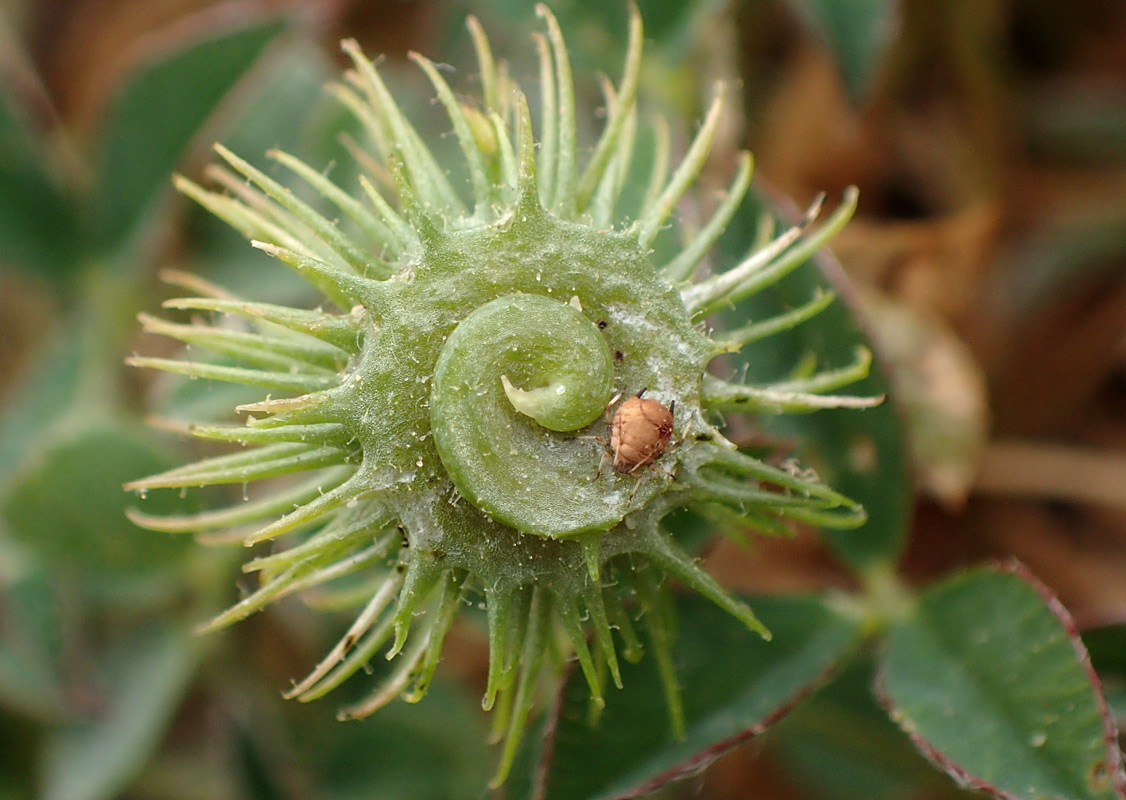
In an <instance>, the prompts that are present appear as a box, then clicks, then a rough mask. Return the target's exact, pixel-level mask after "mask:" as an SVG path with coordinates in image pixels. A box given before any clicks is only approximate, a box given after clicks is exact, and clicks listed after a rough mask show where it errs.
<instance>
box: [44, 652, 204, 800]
mask: <svg viewBox="0 0 1126 800" xmlns="http://www.w3.org/2000/svg"><path fill="white" fill-rule="evenodd" d="M195 663H196V653H195V650H194V648H193V646H192V644H191V639H190V637H189V636H188V635H187V634H185V633H181V632H177V631H169V630H162V631H148V632H146V633H143V634H140V635H137V636H134V637H132V638H130V639H127V640H125V641H123V642H120V643H119V644H118V645H117V647H116V648H115V649H114V650H113V651H112V652H110V653H109V654H107V656H106V658H105V660H104V663H102V664H101V669H100V671H99V673H98V679H99V680H100V681H101V684H100V688H101V690H102V692H103V693H104V694H103V695H102V696H101V697H99V698H97V700H98V702H97V708H98V710H97V711H96V712H95V713H94V714H93V715H92V716H89V717H86V718H84V719H81V720H79V721H77V722H74V723H72V724H69V725H66V726H64V727H62V728H61V729H59V730H58V731H57V732H56V733H55V734H54V735H53V736H52V737H51V738H50V739H49V740H48V741H47V745H46V751H45V753H44V757H43V776H44V777H43V787H42V788H43V793H42V796H43V797H44V798H46V800H103V798H110V797H115V796H117V795H118V794H119V793H120V791H121V790H122V789H123V788H125V787H126V786H127V785H128V783H129V781H130V780H131V779H132V778H133V777H134V776H135V775H136V774H137V773H138V772H139V771H140V769H141V767H142V766H143V765H144V763H145V761H147V760H148V758H149V756H150V755H151V754H152V752H153V751H154V750H155V749H156V747H157V745H158V744H159V743H160V739H161V737H162V736H163V734H164V731H165V730H166V729H167V727H168V725H169V723H170V722H171V719H172V715H173V713H174V712H175V710H176V708H177V706H178V705H179V702H180V698H181V697H182V695H183V693H184V690H185V689H186V688H187V685H188V682H189V681H190V679H191V676H192V672H193V670H194V667H195Z"/></svg>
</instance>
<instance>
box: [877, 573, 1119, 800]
mask: <svg viewBox="0 0 1126 800" xmlns="http://www.w3.org/2000/svg"><path fill="white" fill-rule="evenodd" d="M1029 579H1030V576H1028V575H1027V574H1026V573H1024V572H1023V570H1022V569H1020V568H1015V567H1014V568H1010V569H1009V570H1008V571H1005V572H1002V571H998V570H995V569H975V570H969V571H966V572H963V573H961V574H959V575H956V576H955V577H953V578H949V579H947V580H945V581H943V582H942V583H940V584H938V585H937V586H934V587H932V588H930V589H928V590H927V591H926V592H924V593H923V594H922V595H921V596H920V598H919V602H918V605H917V607H916V608H915V611H914V613H913V614H911V615H910V616H909V617H908V618H906V619H904V620H902V621H901V622H899V623H898V624H897V625H895V627H894V628H893V629H892V631H891V636H890V639H889V641H888V645H887V652H886V655H885V659H884V663H883V670H882V687H883V691H884V693H885V696H884V701H885V703H886V705H887V706H888V708H889V710H890V712H891V714H892V716H893V718H894V719H896V720H897V721H898V722H899V724H900V725H901V726H902V727H903V728H904V730H906V731H908V732H909V733H910V734H911V737H912V739H913V740H914V741H915V744H916V746H917V747H919V749H920V750H921V751H922V752H923V753H924V754H925V755H927V757H928V758H930V759H932V760H933V761H934V762H935V763H936V764H937V765H939V766H940V767H942V768H943V769H945V770H946V771H947V772H949V773H950V774H951V775H952V776H953V777H954V778H955V779H956V780H958V781H959V783H963V784H968V785H971V786H975V787H978V788H981V789H984V790H985V791H987V792H989V793H991V794H997V795H1003V796H1005V797H1009V798H1028V800H1041V798H1045V797H1066V798H1071V800H1080V799H1081V798H1106V799H1109V798H1116V797H1117V798H1121V797H1124V796H1126V791H1124V790H1123V787H1122V785H1121V784H1118V785H1117V786H1116V783H1117V782H1118V781H1120V780H1121V768H1122V765H1121V763H1120V754H1119V752H1118V747H1117V744H1116V743H1115V742H1114V740H1113V735H1112V730H1111V726H1110V724H1109V722H1108V721H1107V720H1106V719H1105V714H1104V708H1103V707H1102V703H1101V698H1100V697H1099V693H1098V690H1097V688H1096V686H1095V683H1094V680H1093V679H1094V673H1093V672H1092V671H1091V669H1090V665H1089V664H1088V663H1087V661H1086V653H1085V651H1084V650H1083V647H1082V644H1081V643H1080V642H1079V640H1078V638H1077V637H1076V636H1075V632H1074V627H1073V625H1072V623H1071V620H1070V618H1069V617H1067V616H1066V612H1064V611H1063V610H1062V607H1061V606H1060V605H1059V601H1058V600H1056V599H1055V598H1054V597H1052V596H1050V595H1048V594H1047V590H1046V589H1044V588H1043V587H1038V586H1036V585H1034V584H1033V583H1031V582H1030V580H1029Z"/></svg>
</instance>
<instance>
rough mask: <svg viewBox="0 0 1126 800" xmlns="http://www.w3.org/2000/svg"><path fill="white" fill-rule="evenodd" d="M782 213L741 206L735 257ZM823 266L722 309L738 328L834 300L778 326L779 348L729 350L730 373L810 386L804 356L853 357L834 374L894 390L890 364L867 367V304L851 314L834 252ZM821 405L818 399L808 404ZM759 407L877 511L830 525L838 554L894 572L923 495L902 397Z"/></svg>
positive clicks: (804, 454) (806, 461) (727, 245)
mask: <svg viewBox="0 0 1126 800" xmlns="http://www.w3.org/2000/svg"><path fill="white" fill-rule="evenodd" d="M773 220H774V217H773V215H772V214H771V213H770V212H769V211H768V209H767V207H766V205H765V204H764V203H763V202H762V200H761V199H759V200H758V202H756V203H747V204H746V205H745V207H743V208H741V209H740V210H739V211H738V212H737V214H736V216H735V219H734V221H733V223H732V225H731V232H730V233H729V234H728V235H727V236H725V237H724V238H723V239H722V240H721V242H720V248H721V250H722V251H723V252H725V253H728V254H731V255H734V254H736V253H741V252H745V251H746V249H747V248H749V247H750V246H751V245H752V243H753V241H754V236H755V232H756V231H759V230H761V229H762V227H763V226H764V225H772V224H777V223H774V222H773ZM812 256H813V253H811V252H809V253H806V257H812ZM814 264H815V265H817V266H819V267H821V269H820V270H817V269H811V268H809V267H806V268H803V269H797V270H795V271H794V272H793V273H792V274H789V275H787V276H786V277H785V278H784V279H783V280H781V281H779V282H778V283H776V284H774V285H773V286H771V287H770V288H769V289H767V290H765V291H763V292H762V293H760V294H758V295H756V296H754V297H750V298H747V299H745V300H743V301H742V302H740V303H739V304H738V305H737V306H736V307H735V308H734V309H732V310H730V311H728V312H725V313H724V314H723V316H722V319H723V321H724V323H725V324H726V325H727V326H728V327H729V328H730V329H733V330H739V329H742V328H743V326H745V325H747V322H748V321H750V322H751V325H752V326H753V325H754V324H755V323H756V322H761V321H762V320H770V319H773V318H776V317H778V316H779V315H791V316H788V317H782V318H783V319H794V318H795V317H796V318H797V319H802V318H803V317H804V316H805V315H806V314H808V313H809V312H810V310H811V309H817V308H818V306H819V305H823V306H825V308H824V310H823V311H822V310H817V311H816V314H815V315H814V316H812V317H811V318H809V319H808V320H803V321H802V322H801V324H797V323H795V324H789V325H786V326H784V327H782V328H781V329H780V330H778V331H776V332H775V333H774V335H773V337H772V338H771V340H770V345H771V346H770V347H758V348H755V349H753V350H751V349H750V348H748V350H747V351H746V352H745V353H743V354H741V355H740V357H738V358H736V357H733V356H732V357H729V360H728V361H727V364H726V368H727V373H737V374H742V375H745V376H746V378H747V380H749V381H750V382H753V383H756V384H758V385H761V386H763V387H764V388H772V387H774V388H776V389H777V390H779V391H787V390H793V389H794V388H801V387H803V386H808V385H809V384H808V383H806V381H807V380H808V378H807V377H806V376H805V375H802V374H800V372H798V373H795V364H798V365H801V364H802V363H803V360H804V361H805V363H806V364H807V365H808V364H810V363H812V364H814V365H815V368H817V369H824V368H825V367H826V366H828V365H847V366H844V367H840V368H838V370H837V371H833V372H835V374H837V375H838V376H840V377H841V378H847V377H849V376H850V372H851V374H852V375H858V374H859V373H860V372H864V373H865V377H863V378H862V379H860V380H858V381H857V382H856V383H855V384H854V385H853V386H852V387H851V389H850V391H854V392H856V393H857V394H860V395H863V396H867V397H874V396H886V395H887V394H888V392H889V386H888V383H887V380H886V379H885V378H884V376H883V375H882V373H881V369H879V368H877V369H872V370H869V369H868V363H867V359H868V354H867V350H866V349H865V348H864V342H865V341H866V335H865V333H864V331H863V329H862V328H861V327H860V326H859V325H858V322H857V318H856V314H857V313H858V312H850V310H849V308H848V306H847V303H848V302H849V297H848V285H847V283H845V282H844V278H843V275H842V274H841V272H840V267H839V265H838V264H837V263H836V261H835V260H833V259H832V258H831V256H829V255H827V254H822V255H820V256H818V257H817V258H816V259H815V261H814ZM811 266H812V265H811ZM838 291H840V292H841V293H842V294H843V297H841V298H840V299H839V300H838V302H836V303H833V304H832V305H829V303H828V302H826V301H827V300H831V299H833V298H834V297H836V295H837V292H838ZM718 335H722V334H717V336H718ZM877 357H878V354H877ZM808 368H809V367H808V366H807V367H806V369H808ZM727 373H720V374H727ZM828 391H832V389H829V390H828ZM814 409H815V406H810V408H809V409H808V410H810V411H812V410H814ZM759 410H760V414H759V416H758V418H757V420H756V422H757V424H758V425H759V426H761V427H762V428H764V429H765V430H767V431H769V432H771V433H773V434H776V435H777V436H779V437H780V438H783V439H784V438H787V437H797V438H798V439H799V440H800V442H801V445H800V446H799V451H798V452H799V455H800V457H801V459H802V462H803V465H804V466H806V467H808V468H811V469H813V470H814V471H815V472H816V474H817V475H818V476H819V477H820V478H821V479H822V480H824V481H826V482H827V483H829V484H831V485H833V486H836V487H840V489H841V491H842V492H844V493H845V494H847V495H848V496H849V497H853V498H856V499H857V500H858V502H860V503H862V504H863V505H864V507H865V509H866V511H867V512H868V519H867V521H866V522H865V524H864V525H863V526H862V527H860V528H859V529H857V530H850V531H846V532H837V531H833V530H825V531H823V535H824V536H825V538H826V539H827V541H828V542H829V543H830V544H831V545H832V546H833V549H834V550H835V551H836V553H837V555H838V556H840V558H841V559H842V560H843V561H844V562H845V563H846V564H848V565H849V566H850V567H851V568H853V569H854V570H856V571H858V572H861V573H865V572H869V571H871V570H890V569H891V568H892V566H893V565H894V564H895V562H896V561H897V559H898V558H899V556H900V554H901V553H902V551H903V548H904V546H905V545H906V543H907V536H908V533H909V519H910V514H911V508H912V503H913V500H914V486H913V484H912V480H911V474H910V468H909V466H908V459H907V451H906V448H905V445H904V442H905V437H906V432H905V430H904V426H903V421H902V419H901V418H900V415H899V413H898V411H897V410H896V408H895V406H894V404H893V403H888V404H885V405H882V406H879V407H877V408H871V409H868V410H866V411H865V412H864V413H863V414H857V413H855V411H851V410H848V409H832V410H821V411H818V413H816V414H800V415H790V414H778V413H775V412H776V410H777V409H776V408H774V407H771V406H770V405H768V404H763V406H762V407H761V408H760V409H759Z"/></svg>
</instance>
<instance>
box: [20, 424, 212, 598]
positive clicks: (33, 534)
mask: <svg viewBox="0 0 1126 800" xmlns="http://www.w3.org/2000/svg"><path fill="white" fill-rule="evenodd" d="M151 439H152V437H151V435H149V434H148V433H147V432H144V431H139V430H135V429H134V428H133V427H132V426H124V425H116V424H112V423H111V424H94V425H90V426H88V427H81V428H78V429H70V428H65V427H64V428H63V429H61V430H58V431H56V432H55V435H54V436H53V438H51V439H49V440H47V441H45V442H42V443H40V444H39V445H38V448H37V449H34V450H32V451H30V452H29V456H28V458H26V459H25V460H24V463H23V464H22V465H21V468H20V470H19V472H18V474H17V475H16V476H15V477H14V478H13V480H11V481H10V482H9V483H8V484H7V485H6V486H5V487H4V490H3V494H2V495H0V515H2V516H3V520H4V522H5V523H6V525H7V532H8V534H9V535H10V536H11V538H12V539H13V540H15V541H17V542H19V543H21V544H22V545H24V546H26V547H27V548H28V549H30V550H32V551H33V552H35V553H37V554H38V555H39V556H40V557H41V558H42V559H43V560H44V562H45V563H47V564H50V565H52V566H54V567H57V568H62V569H65V570H68V571H71V572H73V573H76V574H78V575H81V576H83V577H84V578H86V579H88V580H92V581H95V582H97V581H101V580H104V581H107V582H110V583H112V582H113V581H115V580H120V579H121V578H123V577H126V576H129V575H137V576H141V575H151V574H153V573H157V572H159V571H161V570H162V569H166V568H167V567H169V566H171V565H172V564H175V563H177V562H178V561H179V559H180V557H181V556H182V555H183V554H184V553H186V552H187V550H188V548H189V547H190V546H191V540H190V539H189V538H187V537H176V536H173V535H169V534H162V533H153V532H151V531H143V530H141V529H140V528H137V527H136V526H134V525H133V524H132V523H131V522H129V521H128V520H127V519H126V518H125V509H126V507H127V506H129V505H130V504H131V503H132V502H133V501H132V499H131V497H130V496H129V495H128V494H126V493H125V492H124V491H123V490H122V488H121V486H122V484H123V483H125V482H126V481H130V480H135V479H136V478H138V477H143V476H145V475H151V474H153V473H155V472H159V471H161V470H163V469H167V468H169V467H171V466H173V465H174V464H175V460H174V458H173V454H171V453H169V452H167V451H166V450H161V449H158V447H157V446H156V444H155V443H153V442H152V441H151ZM184 507H185V501H183V500H181V499H180V498H179V496H178V495H177V494H176V493H174V492H155V493H153V495H152V496H151V497H150V498H149V500H148V503H147V505H146V510H151V511H152V512H153V513H158V514H171V513H174V512H177V511H180V512H183V511H184V510H185V509H184Z"/></svg>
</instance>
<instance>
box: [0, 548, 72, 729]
mask: <svg viewBox="0 0 1126 800" xmlns="http://www.w3.org/2000/svg"><path fill="white" fill-rule="evenodd" d="M0 607H2V608H3V609H4V613H3V614H2V615H0V707H2V708H5V709H11V710H13V711H15V712H17V713H19V714H21V715H23V716H28V717H35V718H38V719H58V718H59V717H61V716H62V715H63V709H64V707H65V698H64V694H63V689H62V684H61V677H62V665H61V661H62V651H63V645H62V635H63V634H62V627H63V626H62V613H61V608H60V602H59V598H58V596H57V593H56V591H55V587H54V586H53V584H52V582H51V581H50V578H49V576H48V575H47V574H46V573H45V572H44V571H43V570H28V572H27V573H26V574H24V575H23V576H21V578H20V579H19V580H16V581H13V582H12V584H11V585H9V586H7V587H6V588H5V591H4V592H3V594H0Z"/></svg>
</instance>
